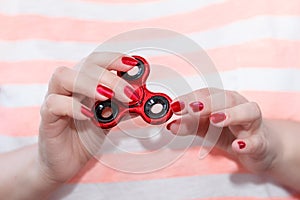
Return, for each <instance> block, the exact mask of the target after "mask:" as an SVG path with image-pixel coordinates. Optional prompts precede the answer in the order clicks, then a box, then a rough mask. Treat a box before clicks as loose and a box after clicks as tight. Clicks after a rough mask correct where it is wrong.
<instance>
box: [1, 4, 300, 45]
mask: <svg viewBox="0 0 300 200" xmlns="http://www.w3.org/2000/svg"><path fill="white" fill-rule="evenodd" d="M299 8H300V1H298V0H290V1H289V3H282V2H281V1H274V2H272V3H271V4H270V3H268V2H266V1H261V0H253V1H247V0H239V1H236V0H231V1H226V2H225V3H222V4H214V5H211V6H207V7H205V8H200V9H196V10H195V11H192V12H188V13H183V14H177V15H172V16H166V17H160V18H157V19H151V20H145V21H138V22H129V21H126V22H124V21H120V22H110V21H100V20H97V21H96V20H95V21H94V20H77V19H72V18H67V17H65V18H64V17H60V18H50V17H45V16H39V15H17V16H7V15H0V21H1V24H2V27H5V28H4V29H5V31H1V32H0V38H2V39H3V40H24V39H48V40H57V41H84V42H101V41H104V40H106V39H109V38H110V37H111V36H112V35H117V34H119V33H121V32H125V31H129V30H132V29H136V28H144V27H158V28H159V27H162V28H167V29H171V30H174V31H178V32H180V33H192V32H197V31H202V30H207V29H210V28H214V27H218V26H221V25H225V24H228V23H232V22H234V21H237V20H243V19H246V18H250V17H254V16H257V15H262V14H263V15H297V16H299ZM232 11H234V12H232ZM216 16H217V17H216ZM195 19H196V20H195ZM212 19H213V20H212ZM30 24H34V25H35V26H30ZM78 30H93V31H78Z"/></svg>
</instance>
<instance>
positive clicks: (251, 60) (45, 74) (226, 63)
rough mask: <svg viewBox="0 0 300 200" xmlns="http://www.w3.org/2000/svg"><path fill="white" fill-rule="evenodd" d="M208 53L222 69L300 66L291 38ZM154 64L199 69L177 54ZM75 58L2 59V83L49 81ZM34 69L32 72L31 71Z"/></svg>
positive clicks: (298, 45) (298, 47)
mask: <svg viewBox="0 0 300 200" xmlns="http://www.w3.org/2000/svg"><path fill="white" fill-rule="evenodd" d="M207 54H208V55H209V56H210V58H211V60H212V61H213V63H214V64H215V67H216V69H217V70H218V71H219V72H222V71H226V70H233V69H237V68H240V67H249V68H251V67H262V68H278V69H280V68H282V69H284V68H287V67H289V68H290V67H293V68H299V69H300V59H299V55H300V42H299V41H288V40H273V39H265V40H258V41H255V42H250V43H245V44H242V45H235V46H229V47H224V48H216V49H212V50H208V51H207ZM146 59H147V60H148V61H149V62H150V64H152V65H154V64H159V65H164V66H167V67H170V68H172V69H173V70H174V71H177V72H178V73H180V74H181V75H183V76H189V75H193V74H195V73H196V72H195V71H194V70H193V69H192V68H191V66H190V64H189V63H187V62H185V61H184V60H183V59H181V58H180V57H177V56H173V55H165V56H156V57H149V58H146ZM75 64H76V62H75V61H74V62H71V61H49V60H37V61H23V62H0V72H1V74H0V77H1V78H0V84H10V83H25V84H27V83H47V82H48V80H49V78H50V77H51V74H52V73H53V71H54V69H55V68H56V67H58V66H68V67H73V66H74V65H75ZM28 71H30V76H29V75H24V74H27V73H28ZM166 76H167V75H166V74H161V77H160V74H158V73H157V74H155V77H156V78H166Z"/></svg>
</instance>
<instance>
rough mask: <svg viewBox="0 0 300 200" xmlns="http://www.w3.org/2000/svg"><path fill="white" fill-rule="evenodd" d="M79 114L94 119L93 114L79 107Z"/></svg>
mask: <svg viewBox="0 0 300 200" xmlns="http://www.w3.org/2000/svg"><path fill="white" fill-rule="evenodd" d="M81 113H82V114H84V115H85V116H86V117H88V118H92V117H94V113H93V112H92V111H90V110H89V109H87V108H86V107H84V106H81Z"/></svg>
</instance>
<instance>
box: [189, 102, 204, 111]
mask: <svg viewBox="0 0 300 200" xmlns="http://www.w3.org/2000/svg"><path fill="white" fill-rule="evenodd" d="M190 107H191V108H192V110H193V112H199V111H201V110H203V108H204V105H203V103H201V102H200V101H196V102H192V103H190Z"/></svg>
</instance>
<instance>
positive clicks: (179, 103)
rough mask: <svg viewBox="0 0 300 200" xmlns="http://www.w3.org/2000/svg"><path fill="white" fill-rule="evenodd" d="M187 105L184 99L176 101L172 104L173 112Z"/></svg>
mask: <svg viewBox="0 0 300 200" xmlns="http://www.w3.org/2000/svg"><path fill="white" fill-rule="evenodd" d="M184 107H185V105H184V102H182V101H175V102H174V103H172V104H171V109H172V111H173V112H179V111H181V110H183V109H184Z"/></svg>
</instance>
